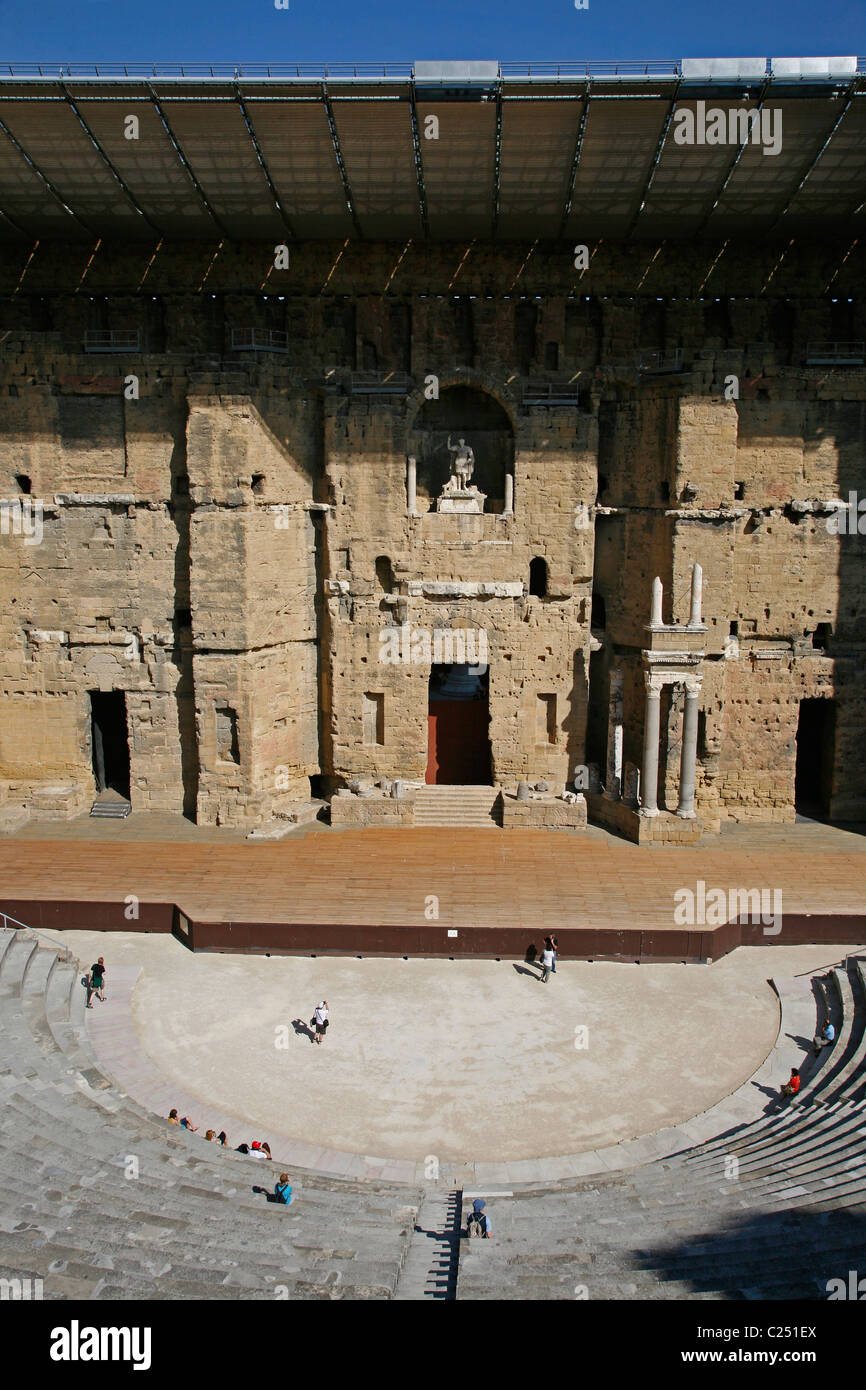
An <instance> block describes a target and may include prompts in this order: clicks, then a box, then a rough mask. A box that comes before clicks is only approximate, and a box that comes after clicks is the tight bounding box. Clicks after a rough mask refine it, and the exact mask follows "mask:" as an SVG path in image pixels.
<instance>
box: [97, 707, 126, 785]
mask: <svg viewBox="0 0 866 1390" xmlns="http://www.w3.org/2000/svg"><path fill="white" fill-rule="evenodd" d="M90 724H91V741H92V746H93V775H94V777H95V779H96V790H97V793H102V792H116V793H117V795H118V796H122V797H124V798H125V799H126V800H127V801H128V800H129V733H128V729H127V723H126V696H125V695H124V693H123V691H122V690H108V691H105V690H91V692H90Z"/></svg>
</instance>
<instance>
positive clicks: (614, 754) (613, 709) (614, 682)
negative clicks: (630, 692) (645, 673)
mask: <svg viewBox="0 0 866 1390" xmlns="http://www.w3.org/2000/svg"><path fill="white" fill-rule="evenodd" d="M622 680H623V677H622V671H611V673H610V703H609V705H608V714H607V774H606V776H605V779H604V780H605V787H604V794H605V796H607V797H609V798H610V799H611V800H619V798H620V797H621V796H622Z"/></svg>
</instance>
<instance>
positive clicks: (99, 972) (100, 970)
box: [88, 956, 105, 1004]
mask: <svg viewBox="0 0 866 1390" xmlns="http://www.w3.org/2000/svg"><path fill="white" fill-rule="evenodd" d="M90 985H91V989H92V991H93V993H94V994H95V995H96V997H97V999H101V1000H102V1002H103V1004H104V1003H105V961H104V960H103V958H102V956H100V957H99V960H98V961H97V962H96V964H95V965H91V967H90ZM89 1002H90V1001H89V1000H88V1003H89Z"/></svg>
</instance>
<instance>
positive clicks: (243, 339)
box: [232, 328, 289, 352]
mask: <svg viewBox="0 0 866 1390" xmlns="http://www.w3.org/2000/svg"><path fill="white" fill-rule="evenodd" d="M232 350H233V351H234V352H288V350H289V335H288V333H285V332H284V331H283V330H282V329H279V328H233V329H232Z"/></svg>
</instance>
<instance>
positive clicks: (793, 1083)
mask: <svg viewBox="0 0 866 1390" xmlns="http://www.w3.org/2000/svg"><path fill="white" fill-rule="evenodd" d="M799 1089H800V1073H799V1072H798V1070H797V1068H796V1067H792V1068H791V1079H790V1081H786V1082H785V1084H784V1086H783V1087H782V1095H783V1096H795V1095H796V1094H797V1092H798V1091H799Z"/></svg>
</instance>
